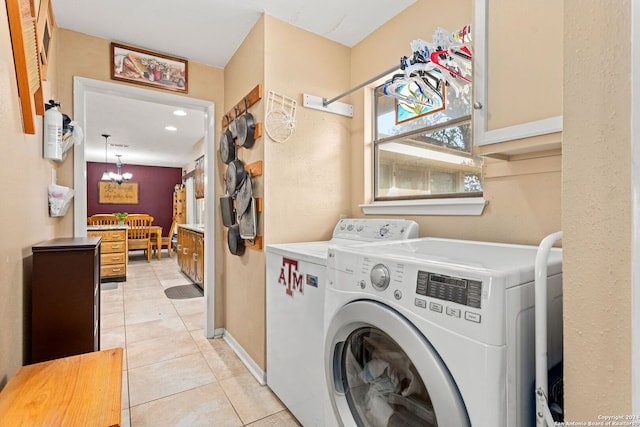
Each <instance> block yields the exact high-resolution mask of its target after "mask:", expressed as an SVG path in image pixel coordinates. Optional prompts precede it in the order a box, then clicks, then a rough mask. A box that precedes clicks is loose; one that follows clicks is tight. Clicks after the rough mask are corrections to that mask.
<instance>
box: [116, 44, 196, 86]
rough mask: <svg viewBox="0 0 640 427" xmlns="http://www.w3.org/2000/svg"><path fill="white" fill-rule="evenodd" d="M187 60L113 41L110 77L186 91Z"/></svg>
mask: <svg viewBox="0 0 640 427" xmlns="http://www.w3.org/2000/svg"><path fill="white" fill-rule="evenodd" d="M187 72H188V63H187V60H186V59H181V58H177V57H173V56H169V55H164V54H161V53H155V52H151V51H148V50H144V49H140V48H137V47H131V46H125V45H122V44H118V43H111V78H112V79H113V80H122V81H125V82H129V83H138V84H141V85H146V86H152V87H155V88H160V89H166V90H173V91H176V92H184V93H187V88H188V79H187V74H188V73H187Z"/></svg>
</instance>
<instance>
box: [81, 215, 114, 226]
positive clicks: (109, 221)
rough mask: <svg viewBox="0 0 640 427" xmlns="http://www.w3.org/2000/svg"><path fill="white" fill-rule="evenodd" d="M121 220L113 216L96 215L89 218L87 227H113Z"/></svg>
mask: <svg viewBox="0 0 640 427" xmlns="http://www.w3.org/2000/svg"><path fill="white" fill-rule="evenodd" d="M118 222H120V220H119V219H118V218H117V217H116V216H115V215H113V214H95V215H91V216H90V217H89V218H87V225H113V224H118Z"/></svg>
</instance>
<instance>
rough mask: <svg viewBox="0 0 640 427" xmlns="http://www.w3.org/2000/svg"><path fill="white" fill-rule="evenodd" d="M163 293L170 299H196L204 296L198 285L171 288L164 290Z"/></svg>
mask: <svg viewBox="0 0 640 427" xmlns="http://www.w3.org/2000/svg"><path fill="white" fill-rule="evenodd" d="M164 293H165V295H166V296H167V297H169V298H171V299H187V298H198V297H201V296H203V295H204V292H203V291H202V289H200V286H198V285H180V286H172V287H171V288H167V289H165V290H164Z"/></svg>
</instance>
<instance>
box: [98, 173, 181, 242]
mask: <svg viewBox="0 0 640 427" xmlns="http://www.w3.org/2000/svg"><path fill="white" fill-rule="evenodd" d="M104 169H105V167H104V163H96V162H87V215H88V216H91V215H93V214H97V213H113V212H128V213H144V214H149V215H151V216H152V217H153V218H154V219H153V225H159V226H160V227H162V234H164V235H166V234H167V233H168V231H169V227H171V220H172V217H173V188H174V186H175V185H176V184H180V183H182V169H181V168H168V167H161V166H140V165H124V166H123V167H122V171H123V172H130V173H132V174H133V178H131V182H137V183H138V197H139V203H138V204H137V205H120V204H117V205H116V204H98V182H99V181H100V178H102V174H103V173H104ZM107 171H109V172H116V165H115V164H107Z"/></svg>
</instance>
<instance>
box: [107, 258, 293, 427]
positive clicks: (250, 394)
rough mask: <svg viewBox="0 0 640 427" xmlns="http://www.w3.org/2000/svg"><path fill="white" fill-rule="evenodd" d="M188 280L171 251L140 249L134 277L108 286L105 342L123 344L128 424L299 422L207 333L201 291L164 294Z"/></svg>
mask: <svg viewBox="0 0 640 427" xmlns="http://www.w3.org/2000/svg"><path fill="white" fill-rule="evenodd" d="M188 283H190V282H189V280H188V279H187V278H186V277H185V276H184V275H183V274H182V273H181V272H180V271H179V269H178V266H177V263H176V257H175V256H174V257H173V258H168V257H167V255H166V251H165V252H164V253H163V257H162V259H161V260H158V259H153V260H152V261H151V262H147V261H146V258H145V257H143V256H142V254H140V256H138V255H136V253H133V254H132V255H131V257H130V261H129V268H128V272H127V281H126V282H121V283H109V284H103V290H102V291H101V338H100V339H101V342H100V344H101V345H100V346H101V348H102V349H107V348H112V347H123V348H124V364H123V372H122V386H123V387H122V424H123V426H132V427H142V426H154V427H156V426H184V427H194V426H208V427H211V426H253V427H261V426H299V424H298V423H297V421H296V420H295V419H294V418H293V417H292V416H291V414H290V413H289V412H288V411H287V410H286V408H285V407H284V406H283V405H282V403H281V402H280V401H279V400H278V398H277V397H276V396H275V395H274V394H273V393H272V392H271V390H269V388H268V387H266V386H261V385H260V384H259V383H258V382H257V381H256V380H255V378H254V377H253V376H252V375H251V374H250V373H249V371H248V370H247V369H246V368H245V366H244V365H243V363H242V362H241V361H240V359H238V357H237V356H236V354H235V353H234V352H233V350H231V348H230V347H229V346H228V345H227V343H226V342H225V341H224V340H223V339H215V340H213V339H207V338H206V337H205V336H204V330H203V327H204V326H203V325H204V301H203V298H202V297H200V298H192V299H182V300H178V299H169V298H168V297H167V296H166V295H165V293H164V289H165V288H168V287H171V286H177V285H184V284H188Z"/></svg>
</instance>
